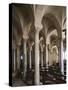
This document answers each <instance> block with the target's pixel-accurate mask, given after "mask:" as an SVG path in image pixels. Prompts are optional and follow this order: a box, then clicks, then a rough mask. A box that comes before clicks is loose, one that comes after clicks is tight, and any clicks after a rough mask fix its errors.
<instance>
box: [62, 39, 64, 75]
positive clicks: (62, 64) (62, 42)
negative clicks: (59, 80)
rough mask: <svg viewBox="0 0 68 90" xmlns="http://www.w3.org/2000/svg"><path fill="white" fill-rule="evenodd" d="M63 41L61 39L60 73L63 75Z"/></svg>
mask: <svg viewBox="0 0 68 90" xmlns="http://www.w3.org/2000/svg"><path fill="white" fill-rule="evenodd" d="M63 59H64V58H63V41H62V40H61V73H62V75H64V60H63Z"/></svg>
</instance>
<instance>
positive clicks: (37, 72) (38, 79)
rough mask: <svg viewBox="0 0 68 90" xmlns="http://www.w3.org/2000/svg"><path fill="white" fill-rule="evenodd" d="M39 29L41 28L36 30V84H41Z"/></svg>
mask: <svg viewBox="0 0 68 90" xmlns="http://www.w3.org/2000/svg"><path fill="white" fill-rule="evenodd" d="M39 31H40V30H36V32H35V84H36V85H39V84H40V70H39V68H40V67H39V63H40V58H39Z"/></svg>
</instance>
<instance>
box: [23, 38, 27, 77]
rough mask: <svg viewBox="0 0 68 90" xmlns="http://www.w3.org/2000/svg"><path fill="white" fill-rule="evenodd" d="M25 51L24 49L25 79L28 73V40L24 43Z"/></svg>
mask: <svg viewBox="0 0 68 90" xmlns="http://www.w3.org/2000/svg"><path fill="white" fill-rule="evenodd" d="M23 49H24V78H25V77H26V72H27V40H26V39H24V42H23Z"/></svg>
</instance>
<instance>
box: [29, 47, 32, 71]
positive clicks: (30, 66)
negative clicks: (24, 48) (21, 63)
mask: <svg viewBox="0 0 68 90" xmlns="http://www.w3.org/2000/svg"><path fill="white" fill-rule="evenodd" d="M29 49H30V50H29V68H30V69H31V68H32V65H31V51H32V47H30V48H29Z"/></svg>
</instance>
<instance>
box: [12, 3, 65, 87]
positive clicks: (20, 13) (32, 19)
mask: <svg viewBox="0 0 68 90" xmlns="http://www.w3.org/2000/svg"><path fill="white" fill-rule="evenodd" d="M65 52H66V7H64V6H47V5H46V6H45V5H28V4H23V5H22V4H13V5H12V80H13V82H12V84H13V85H14V86H16V85H22V86H23V85H44V84H59V83H65V82H66V59H65Z"/></svg>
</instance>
